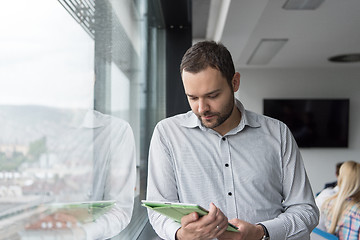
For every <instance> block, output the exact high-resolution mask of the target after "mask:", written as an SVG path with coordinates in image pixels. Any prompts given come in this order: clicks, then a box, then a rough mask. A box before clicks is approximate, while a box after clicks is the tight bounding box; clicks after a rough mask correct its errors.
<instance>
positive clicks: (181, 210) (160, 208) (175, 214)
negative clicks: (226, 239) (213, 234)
mask: <svg viewBox="0 0 360 240" xmlns="http://www.w3.org/2000/svg"><path fill="white" fill-rule="evenodd" d="M141 202H142V205H143V206H144V207H147V208H149V209H151V210H154V211H156V212H158V213H161V214H162V215H164V216H166V217H168V218H171V219H173V220H175V221H176V222H179V223H180V222H181V218H182V217H183V216H185V215H188V214H190V213H192V212H197V213H198V214H199V216H200V217H201V216H204V215H207V214H208V213H209V211H208V210H206V209H205V208H203V207H201V206H199V205H197V204H189V203H173V202H157V201H146V200H142V201H141ZM226 230H227V231H231V232H238V230H237V227H236V226H234V225H232V224H231V223H229V225H228V228H227V229H226Z"/></svg>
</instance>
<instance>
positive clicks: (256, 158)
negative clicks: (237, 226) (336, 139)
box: [147, 100, 319, 240]
mask: <svg viewBox="0 0 360 240" xmlns="http://www.w3.org/2000/svg"><path fill="white" fill-rule="evenodd" d="M236 105H237V107H238V108H239V110H240V111H241V114H242V115H241V116H242V118H241V121H240V123H239V125H238V126H237V127H235V128H234V129H232V130H231V131H229V132H228V133H226V134H225V135H224V136H221V135H220V134H219V133H217V132H216V131H214V130H212V129H209V128H206V127H204V126H202V125H201V122H200V120H199V119H198V118H197V117H196V115H195V114H194V113H193V112H191V111H189V112H187V113H185V114H179V115H177V116H174V117H171V118H167V119H164V120H162V121H161V122H159V123H158V124H157V126H156V128H155V130H154V133H153V137H152V140H151V145H150V151H149V174H148V189H147V200H153V201H170V202H183V203H195V204H199V205H201V206H203V207H205V208H209V204H210V203H211V202H213V203H214V204H215V205H216V206H217V207H219V208H220V209H221V210H222V212H223V213H224V214H225V215H226V216H227V217H228V219H233V218H238V219H241V220H245V221H247V222H250V223H254V224H255V223H259V222H261V223H262V224H264V225H265V226H266V228H267V229H268V232H269V234H270V239H274V240H280V239H299V240H300V239H301V240H306V239H309V238H310V237H309V235H310V232H311V231H312V229H313V228H314V227H315V226H316V225H317V223H318V217H319V212H318V209H317V207H316V205H315V202H314V197H313V193H312V190H311V187H310V184H309V181H308V178H307V175H306V172H305V168H304V165H303V161H302V158H301V155H300V152H299V149H298V147H297V145H296V142H295V140H294V138H293V136H292V134H291V133H290V130H289V129H288V128H287V126H286V125H285V124H283V123H282V122H280V121H278V120H275V119H272V118H269V117H265V116H262V115H259V114H256V113H253V112H250V111H247V110H245V109H244V107H243V106H242V104H241V103H240V102H239V101H238V100H236ZM149 219H150V223H151V224H152V226H153V228H154V229H155V231H156V232H157V234H158V235H159V236H160V237H162V238H164V239H175V233H176V231H177V229H178V228H179V227H180V224H179V223H177V222H175V221H173V220H171V219H169V218H166V217H164V216H161V215H159V214H158V213H156V212H153V211H151V210H149Z"/></svg>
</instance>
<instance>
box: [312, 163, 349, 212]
mask: <svg viewBox="0 0 360 240" xmlns="http://www.w3.org/2000/svg"><path fill="white" fill-rule="evenodd" d="M342 164H343V162H339V163H337V164H336V170H335V176H336V178H338V177H339V170H340V167H341V165H342ZM338 190H339V187H338V186H337V180H336V181H335V182H331V183H326V184H325V187H324V189H323V190H322V191H321V192H319V193H318V194H317V196H316V198H315V202H316V206H318V208H319V209H320V208H321V205H322V204H323V203H324V201H325V200H326V199H328V198H329V197H331V196H333V195H334V194H335V193H337V192H338Z"/></svg>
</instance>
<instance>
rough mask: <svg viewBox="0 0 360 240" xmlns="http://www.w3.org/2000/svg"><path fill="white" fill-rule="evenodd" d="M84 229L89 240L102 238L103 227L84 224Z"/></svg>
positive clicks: (94, 224) (92, 223)
mask: <svg viewBox="0 0 360 240" xmlns="http://www.w3.org/2000/svg"><path fill="white" fill-rule="evenodd" d="M82 227H83V229H84V231H85V233H86V239H87V240H94V239H100V238H101V237H102V233H101V227H100V226H99V225H98V224H96V223H94V222H91V223H86V224H84V225H83V226H82Z"/></svg>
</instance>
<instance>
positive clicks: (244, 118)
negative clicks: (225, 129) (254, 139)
mask: <svg viewBox="0 0 360 240" xmlns="http://www.w3.org/2000/svg"><path fill="white" fill-rule="evenodd" d="M235 104H236V107H237V108H238V109H239V111H240V112H241V120H240V123H239V125H238V126H237V127H235V128H234V129H232V130H230V132H229V133H231V132H234V131H235V132H239V131H241V130H242V129H244V127H245V126H250V127H260V123H259V122H258V121H257V120H256V118H254V117H253V116H252V115H251V114H249V113H248V112H247V111H246V110H245V108H244V106H243V105H242V103H241V102H240V101H239V100H238V99H235ZM181 126H183V127H187V128H196V127H199V128H200V129H201V130H208V128H206V127H204V126H203V125H202V124H201V122H200V120H199V118H198V117H197V116H196V115H195V114H194V113H193V112H192V111H188V112H187V113H186V114H185V118H184V120H183V121H182V122H181Z"/></svg>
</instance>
